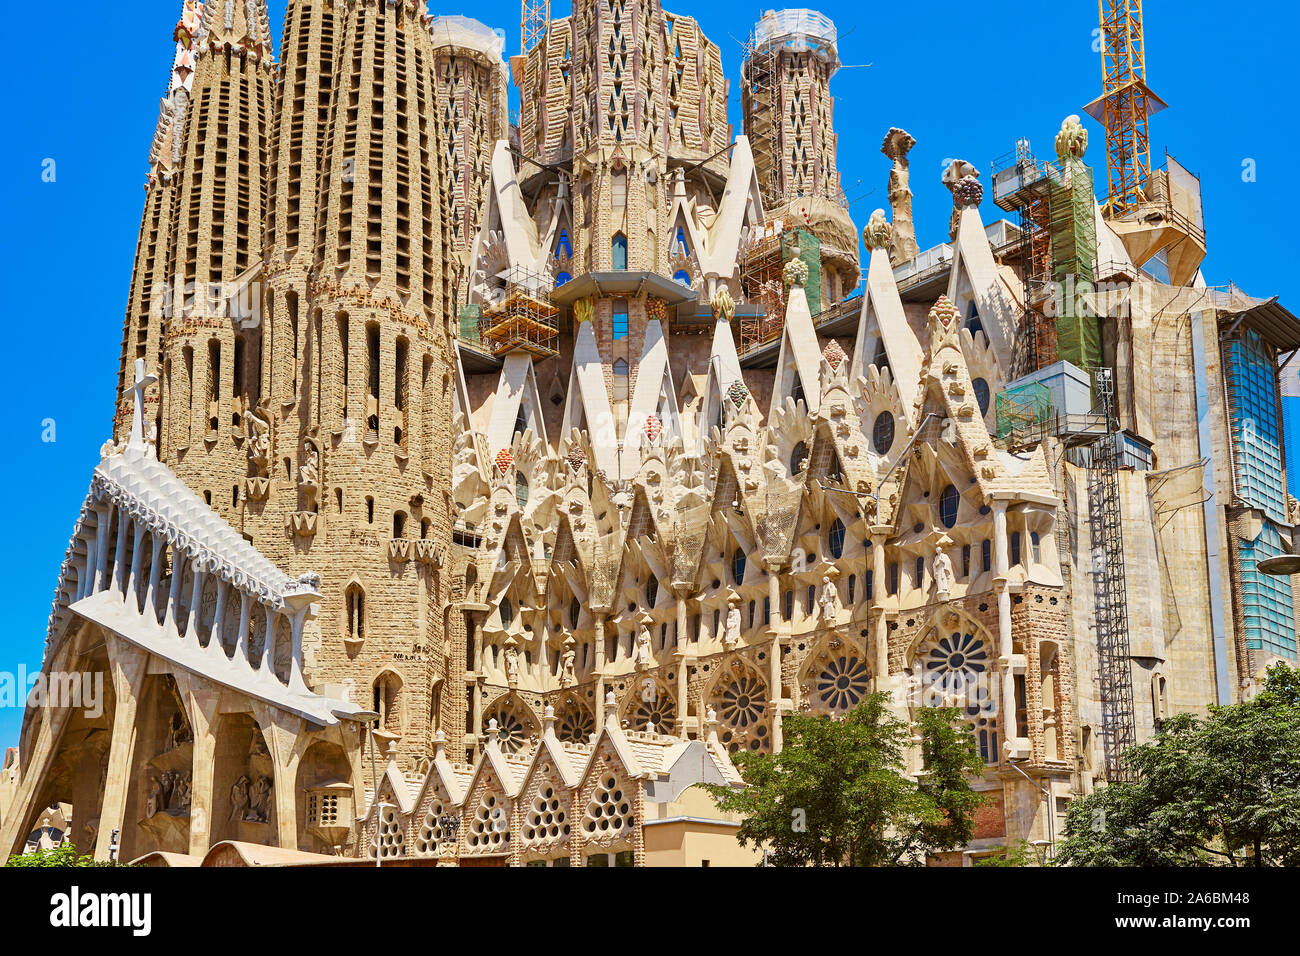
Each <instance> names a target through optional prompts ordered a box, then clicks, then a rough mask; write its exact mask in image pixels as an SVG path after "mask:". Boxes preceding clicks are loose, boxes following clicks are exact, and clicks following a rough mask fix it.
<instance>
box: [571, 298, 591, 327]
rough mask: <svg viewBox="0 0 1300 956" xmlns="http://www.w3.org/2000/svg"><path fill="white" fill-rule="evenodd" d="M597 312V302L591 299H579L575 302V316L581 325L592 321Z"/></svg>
mask: <svg viewBox="0 0 1300 956" xmlns="http://www.w3.org/2000/svg"><path fill="white" fill-rule="evenodd" d="M595 314H596V303H594V302H592V301H591V299H579V300H578V301H577V302H575V303H573V318H574V320H575V321H577V323H578V324H579V325H582V323H584V322H590V321H591V320H592V317H593V316H595Z"/></svg>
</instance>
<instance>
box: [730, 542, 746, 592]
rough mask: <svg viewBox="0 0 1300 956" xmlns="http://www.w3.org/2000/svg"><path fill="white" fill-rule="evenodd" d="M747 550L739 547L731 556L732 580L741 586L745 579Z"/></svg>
mask: <svg viewBox="0 0 1300 956" xmlns="http://www.w3.org/2000/svg"><path fill="white" fill-rule="evenodd" d="M745 564H746V559H745V552H744V549H742V548H737V549H736V551H735V553H734V554H732V556H731V580H732V581H734V582H735V583H736V587H740V585H741V584H743V583H744V581H745Z"/></svg>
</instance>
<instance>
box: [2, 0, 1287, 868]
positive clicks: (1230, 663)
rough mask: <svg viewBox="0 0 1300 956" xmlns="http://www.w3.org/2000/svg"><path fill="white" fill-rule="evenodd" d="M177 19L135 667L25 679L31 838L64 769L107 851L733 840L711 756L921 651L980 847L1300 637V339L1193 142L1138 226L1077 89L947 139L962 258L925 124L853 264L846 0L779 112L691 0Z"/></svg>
mask: <svg viewBox="0 0 1300 956" xmlns="http://www.w3.org/2000/svg"><path fill="white" fill-rule="evenodd" d="M175 38H176V52H175V60H174V63H173V67H172V71H171V74H170V82H169V85H168V88H167V90H166V91H165V96H164V98H163V101H162V106H161V113H160V116H159V121H158V126H157V133H156V136H155V138H154V142H153V145H152V149H151V150H150V153H149V173H148V179H147V182H146V186H145V207H144V216H143V220H142V223H141V227H140V235H139V243H138V247H137V254H136V259H135V264H134V272H133V275H132V278H131V283H130V292H129V300H128V307H127V314H126V323H125V330H124V338H123V347H122V356H121V373H120V379H119V385H118V395H117V403H116V416H115V418H114V427H113V435H112V438H111V439H110V440H109V441H108V442H107V443H106V444H105V446H104V448H103V452H102V460H101V462H100V463H99V465H98V466H97V467H96V468H95V469H94V473H93V476H92V478H91V483H90V491H89V494H88V496H87V498H86V502H85V505H84V508H83V510H82V513H81V518H80V520H79V522H78V524H77V526H76V528H75V529H74V530H73V533H72V539H71V544H70V546H69V549H68V552H67V557H66V559H65V561H64V564H63V567H62V568H61V570H60V572H59V576H58V586H57V591H56V597H55V604H54V609H53V613H52V615H51V618H50V625H49V633H48V635H47V638H46V649H45V661H44V670H43V674H44V675H45V676H47V677H48V678H49V680H50V686H51V688H54V687H55V686H57V683H58V680H59V676H60V675H67V674H83V673H88V672H89V673H96V674H102V675H103V676H104V683H105V686H106V688H107V706H105V707H104V708H103V713H102V715H100V716H97V717H94V718H93V719H92V718H91V717H89V716H87V713H86V712H85V711H84V710H82V709H78V708H77V707H75V706H71V705H70V704H69V703H68V702H67V701H66V700H61V699H59V695H58V694H55V693H53V692H51V693H49V694H47V695H45V698H44V699H38V698H36V697H33V698H32V700H31V701H29V706H28V712H27V715H26V721H25V724H24V728H23V734H22V739H21V745H20V748H19V751H18V754H17V760H16V761H11V762H10V763H11V764H12V766H10V765H7V768H6V772H7V773H9V774H10V778H9V779H10V784H9V793H8V795H7V797H8V807H9V809H8V811H7V812H6V813H5V815H4V817H3V820H0V852H3V853H8V852H10V851H14V850H18V849H21V847H22V844H23V841H24V840H25V839H26V838H27V835H28V833H29V831H30V830H31V829H32V826H33V825H34V824H33V821H34V820H35V819H37V817H38V816H39V814H40V813H41V812H42V811H43V810H44V809H45V808H46V807H49V806H50V805H51V804H53V803H63V804H69V805H71V807H72V815H71V823H70V829H69V839H71V840H72V841H73V842H75V843H76V844H77V846H78V848H79V849H80V850H82V851H83V852H86V853H93V854H95V855H97V856H99V857H101V858H103V857H107V856H109V855H116V856H118V858H121V859H133V858H137V857H141V856H144V855H146V854H151V853H152V854H164V855H165V854H175V855H179V856H186V857H190V858H195V857H202V856H203V855H204V854H206V853H208V852H209V850H211V849H212V848H213V847H214V846H216V845H217V844H219V843H221V842H223V841H234V842H235V843H238V844H261V845H266V846H274V847H280V848H286V849H290V850H293V851H303V852H309V853H317V854H334V855H339V856H359V857H372V858H373V857H374V856H376V855H377V856H379V857H380V860H381V862H384V861H388V862H392V863H404V864H409V863H412V862H419V861H428V862H438V863H442V864H448V863H450V864H454V863H458V862H459V863H461V864H463V865H470V864H475V865H490V864H512V865H522V864H529V865H562V866H563V865H626V864H634V865H643V864H647V863H651V864H652V863H655V862H662V861H666V860H673V861H675V862H695V863H698V862H700V860H699V859H696V858H695V857H696V856H699V855H700V853H704V855H705V856H708V855H710V854H712V858H713V859H715V860H717V861H722V860H727V859H732V858H733V857H732V856H729V855H728V854H734V852H735V847H734V844H735V840H734V827H735V821H734V820H727V819H725V818H723V817H722V816H721V815H720V814H718V813H717V811H716V810H715V809H713V808H712V804H711V802H710V801H709V800H708V798H707V797H703V796H701V795H700V791H699V788H698V787H696V786H695V785H696V784H700V783H713V784H724V785H733V786H740V785H741V781H740V777H739V775H738V774H737V772H736V770H735V769H734V767H733V764H732V760H731V756H732V755H733V754H735V753H736V752H738V751H750V752H770V751H774V750H777V749H779V748H781V747H782V746H783V732H782V727H783V721H784V719H785V718H786V717H787V716H788V715H790V714H813V715H826V716H830V717H839V716H842V715H844V714H845V713H847V712H848V711H850V710H852V709H853V708H854V707H855V706H856V705H857V704H858V703H859V702H860V701H862V699H863V698H864V697H865V696H866V695H867V694H869V693H871V692H873V691H887V692H889V694H890V695H891V696H890V699H891V701H892V706H893V708H894V710H895V712H896V713H897V714H898V716H900V717H902V718H904V719H907V718H908V717H909V716H910V715H911V714H914V713H915V711H916V709H917V708H920V707H925V706H936V705H956V706H959V707H961V708H963V711H962V712H963V716H964V719H966V720H967V722H968V725H969V728H970V732H971V734H972V737H973V739H974V740H975V743H976V746H977V747H978V750H979V753H980V755H981V757H982V759H983V760H984V763H985V772H984V773H983V774H982V776H981V777H980V778H979V779H978V780H977V781H976V786H977V788H978V789H980V790H983V791H987V792H988V794H989V796H990V801H989V804H988V806H987V807H986V809H985V810H984V811H982V812H981V815H980V818H979V821H978V828H977V833H976V839H975V841H974V843H973V844H972V845H971V846H970V847H968V848H967V849H965V850H964V851H961V852H957V853H954V854H949V855H947V856H945V857H943V858H942V859H937V860H933V861H931V862H936V863H944V864H949V865H961V864H963V863H969V862H971V861H972V860H973V859H975V858H977V857H978V856H980V855H981V854H983V853H988V852H995V851H998V850H999V849H1000V848H1001V847H1004V846H1006V845H1010V844H1014V843H1016V842H1017V841H1019V840H1022V839H1023V840H1030V841H1051V840H1052V839H1054V836H1055V835H1057V834H1059V833H1060V832H1061V831H1062V826H1063V820H1064V812H1065V808H1066V807H1067V806H1068V803H1069V801H1070V800H1071V799H1072V798H1074V797H1076V796H1079V795H1081V794H1085V793H1087V792H1089V791H1090V790H1091V789H1092V788H1093V787H1094V786H1097V785H1101V784H1104V783H1105V782H1107V781H1109V780H1115V779H1121V778H1122V777H1123V775H1124V774H1125V772H1126V771H1125V768H1124V766H1123V762H1122V760H1121V759H1120V757H1121V754H1122V751H1123V748H1124V747H1126V746H1128V745H1130V744H1132V743H1133V742H1135V741H1138V740H1142V739H1145V738H1146V737H1148V736H1149V735H1150V734H1151V733H1152V732H1153V731H1154V729H1155V728H1156V727H1158V725H1159V723H1160V721H1161V720H1162V719H1163V718H1164V717H1166V716H1168V715H1169V714H1171V713H1173V712H1176V711H1184V710H1190V711H1197V712H1203V711H1204V709H1205V708H1206V707H1207V706H1208V705H1210V704H1214V703H1216V702H1227V701H1232V700H1238V699H1241V698H1242V697H1243V696H1245V695H1248V694H1249V693H1250V692H1251V690H1252V688H1253V686H1254V681H1255V680H1256V679H1257V678H1258V676H1259V674H1260V673H1261V671H1262V669H1263V668H1264V667H1265V666H1266V665H1267V664H1268V663H1270V662H1271V661H1273V660H1277V659H1287V660H1292V661H1293V660H1294V659H1295V657H1296V643H1295V621H1294V613H1293V596H1292V592H1291V587H1290V584H1289V583H1288V582H1287V581H1286V579H1285V578H1274V577H1271V576H1268V575H1265V574H1263V573H1262V572H1260V571H1259V570H1258V569H1257V565H1258V562H1259V561H1260V560H1261V559H1262V558H1265V557H1268V556H1270V555H1276V554H1282V553H1286V552H1289V551H1290V550H1291V530H1292V528H1293V527H1294V525H1295V523H1296V521H1297V520H1300V518H1298V516H1297V513H1296V507H1295V502H1294V501H1292V500H1291V499H1290V498H1289V497H1287V495H1286V493H1285V485H1284V478H1283V472H1282V469H1283V466H1284V457H1283V449H1282V446H1281V429H1280V421H1279V416H1280V413H1279V403H1278V398H1277V381H1278V376H1277V368H1278V357H1279V355H1284V354H1286V353H1289V352H1291V351H1294V350H1295V348H1297V346H1300V323H1298V322H1297V321H1296V320H1295V318H1294V317H1293V316H1291V315H1290V314H1289V313H1287V312H1286V311H1285V310H1284V309H1282V308H1281V306H1280V305H1278V304H1277V302H1276V300H1273V299H1269V300H1259V299H1252V298H1250V297H1248V296H1246V295H1244V294H1243V293H1241V292H1240V291H1239V290H1236V289H1235V288H1231V287H1229V288H1226V289H1225V288H1215V287H1209V286H1207V285H1206V284H1205V282H1204V280H1203V279H1202V278H1201V276H1200V273H1199V265H1200V262H1201V259H1202V257H1203V256H1204V252H1205V237H1204V229H1203V225H1202V224H1201V218H1200V209H1199V187H1198V184H1197V183H1196V182H1195V179H1194V177H1191V176H1190V174H1187V173H1185V171H1184V170H1183V169H1182V167H1179V166H1177V164H1176V163H1173V162H1172V161H1171V162H1170V166H1169V168H1168V169H1167V170H1160V171H1159V172H1158V173H1153V174H1152V178H1151V181H1150V182H1149V183H1148V184H1147V188H1146V191H1145V194H1144V198H1145V204H1144V206H1143V207H1142V209H1141V210H1139V211H1138V212H1136V213H1133V212H1130V213H1123V214H1119V213H1113V212H1112V211H1111V210H1108V209H1105V208H1103V207H1102V206H1101V205H1099V204H1098V203H1097V201H1096V200H1095V199H1094V198H1093V179H1092V171H1091V169H1090V168H1089V167H1088V165H1087V164H1086V163H1085V161H1084V157H1085V153H1086V149H1087V136H1086V133H1085V131H1084V129H1083V127H1082V126H1081V125H1080V123H1079V120H1078V118H1077V117H1070V118H1069V119H1068V120H1067V121H1066V123H1065V124H1064V125H1063V126H1062V128H1061V131H1060V133H1059V135H1057V138H1056V142H1055V144H1054V146H1055V148H1054V150H1053V151H1052V153H1053V159H1052V160H1049V161H1042V160H1037V159H1035V158H1034V156H1033V155H1032V153H1031V152H1030V151H1029V145H1028V143H1027V142H1023V141H1022V142H1021V143H1020V144H1018V146H1017V152H1016V154H1015V155H1014V156H1013V157H1012V158H1011V159H1010V160H1009V161H1007V162H1006V163H1005V164H1003V165H1001V166H999V167H997V168H995V169H994V170H992V175H991V176H989V177H986V178H984V179H981V176H980V172H979V170H978V169H977V168H976V167H975V166H974V165H972V164H970V163H966V162H962V161H958V162H954V163H953V164H952V166H950V167H949V169H948V171H947V173H946V174H945V175H944V181H945V183H946V184H947V185H948V186H949V188H950V189H951V191H952V195H953V213H952V218H951V221H950V223H949V224H948V225H949V241H948V242H946V243H944V244H942V245H941V246H938V247H936V248H935V249H932V250H928V251H927V252H922V250H921V249H920V248H919V245H918V243H917V241H916V234H915V227H914V225H913V222H912V211H911V191H910V187H909V177H910V174H911V173H910V168H909V163H908V151H909V150H910V149H911V148H912V146H913V145H914V143H913V140H912V138H911V137H910V136H909V135H908V134H907V133H906V132H905V131H903V130H901V129H897V128H894V129H889V130H888V131H887V133H886V131H885V130H883V129H882V133H885V136H884V142H883V146H882V152H883V153H884V157H885V159H884V160H883V161H881V178H882V181H883V180H884V178H885V176H886V175H887V176H888V193H889V202H890V207H891V208H890V211H889V215H888V217H887V215H886V213H885V212H884V211H882V210H878V211H876V212H875V213H874V214H872V215H871V216H870V218H869V221H868V222H866V224H865V229H864V230H863V232H862V241H863V244H864V246H865V250H866V252H865V255H866V259H865V261H862V260H860V258H859V255H860V253H859V249H860V246H859V234H858V231H857V227H856V226H855V224H854V222H853V220H852V219H851V218H850V215H849V206H848V203H847V202H846V199H845V195H844V192H843V190H842V188H841V183H840V174H839V171H838V169H837V156H836V134H835V116H834V108H833V101H832V98H831V95H830V82H831V77H832V76H833V74H834V73H835V72H836V69H837V68H838V66H839V65H840V63H839V54H838V50H837V38H836V34H835V28H834V25H833V24H831V23H830V21H829V20H827V19H826V18H825V17H823V16H821V15H820V14H817V13H815V12H813V11H807V10H787V11H780V12H771V13H768V14H765V15H764V16H763V18H762V19H761V20H760V22H759V23H758V24H757V26H756V27H755V28H754V30H753V32H752V33H751V35H750V40H749V42H748V43H747V45H746V46H745V50H744V57H743V60H744V62H743V67H742V72H741V75H740V77H739V81H740V84H739V85H740V100H741V103H742V108H743V117H744V128H743V131H742V132H740V133H737V132H736V131H734V130H733V129H732V127H731V126H730V125H729V119H728V109H727V104H728V98H729V94H730V92H731V86H730V79H729V78H728V76H727V75H726V73H725V71H724V68H723V59H722V50H721V49H720V47H719V46H718V45H717V44H715V43H714V42H712V41H710V40H709V38H707V37H706V36H705V35H704V34H703V32H702V31H701V30H700V27H699V26H698V24H697V23H696V21H695V20H693V19H692V18H691V17H689V16H684V15H678V14H673V13H669V12H667V11H666V10H664V9H663V8H662V7H661V6H660V4H659V0H575V3H574V5H573V12H572V14H571V15H570V16H568V17H565V18H561V19H554V20H548V21H547V22H546V23H545V29H544V30H543V31H541V33H540V35H538V36H535V37H534V38H533V41H532V42H531V43H530V44H528V45H527V46H526V48H525V50H524V51H523V52H521V53H520V54H519V55H517V56H514V57H512V58H510V59H509V61H508V62H507V61H506V60H505V59H504V58H503V41H502V40H501V39H500V36H499V35H498V34H496V33H494V32H493V31H492V30H490V29H487V28H485V27H483V26H482V25H481V24H478V23H476V22H475V21H472V20H468V19H465V18H461V17H431V16H430V15H429V14H428V12H427V11H426V9H425V6H424V3H423V2H419V0H289V3H288V11H287V16H286V21H285V24H284V29H283V39H282V41H281V45H280V59H279V62H278V64H277V62H276V61H275V59H274V58H273V53H272V45H273V37H272V26H271V23H270V21H269V18H268V15H267V10H266V4H265V0H186V2H185V3H184V8H183V14H182V18H181V20H180V22H179V23H178V24H177V26H176V34H175ZM511 86H513V87H514V88H515V90H516V91H517V96H518V114H517V117H514V118H513V121H512V116H511V112H510V105H509V98H508V92H509V89H510V87H511ZM986 186H991V187H992V189H993V198H994V199H995V201H996V203H997V205H999V206H1001V207H1002V208H1003V209H1006V210H1008V211H1009V212H1015V213H1016V214H1017V215H1018V224H1016V223H1011V222H1006V221H1003V222H1001V223H995V224H993V225H987V224H986V223H985V222H983V221H982V219H981V215H980V204H981V202H982V200H983V198H984V190H985V188H986ZM1062 289H1065V290H1066V291H1065V292H1064V293H1062V291H1061V290H1062ZM1270 416H1271V417H1270ZM376 750H377V751H378V754H379V757H378V767H379V770H378V771H375V770H374V769H373V766H374V764H375V761H376V758H375V752H376ZM912 760H913V765H912V767H911V769H912V770H913V771H915V772H920V771H922V770H923V769H924V768H923V767H922V766H921V764H920V758H919V755H913V758H912ZM692 821H693V822H692ZM692 827H695V828H696V829H694V830H693V829H691V828H692ZM691 841H696V842H695V843H692V842H691ZM710 841H712V842H710ZM670 845H671V846H674V847H676V848H677V849H676V851H675V852H677V855H676V856H673V855H672V854H671V853H669V850H668V849H666V848H668V847H669V846H670ZM705 845H707V846H710V847H712V849H711V850H708V851H698V852H697V851H696V850H692V849H690V847H691V846H705ZM728 845H729V846H730V847H731V848H730V849H727V846H728ZM682 847H686V849H685V850H683V849H682ZM692 854H695V856H692Z"/></svg>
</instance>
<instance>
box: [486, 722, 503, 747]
mask: <svg viewBox="0 0 1300 956" xmlns="http://www.w3.org/2000/svg"><path fill="white" fill-rule="evenodd" d="M500 736H501V732H500V730H499V729H498V727H497V719H496V718H495V717H493V718H492V719H491V720H489V721H488V725H487V733H486V734H484V735H483V743H484V744H485V745H486V744H490V743H494V742H497V741H499V740H500Z"/></svg>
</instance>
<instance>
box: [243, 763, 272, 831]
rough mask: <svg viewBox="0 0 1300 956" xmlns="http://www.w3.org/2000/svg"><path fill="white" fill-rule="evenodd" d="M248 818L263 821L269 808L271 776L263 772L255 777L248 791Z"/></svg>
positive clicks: (256, 821)
mask: <svg viewBox="0 0 1300 956" xmlns="http://www.w3.org/2000/svg"><path fill="white" fill-rule="evenodd" d="M248 804H249V806H248V819H250V820H251V821H252V822H254V823H265V822H266V821H267V816H268V814H269V812H270V809H271V778H270V777H268V776H266V775H265V774H264V775H262V776H260V777H258V778H257V782H256V783H254V784H253V786H252V788H251V789H250V790H249V791H248Z"/></svg>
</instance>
